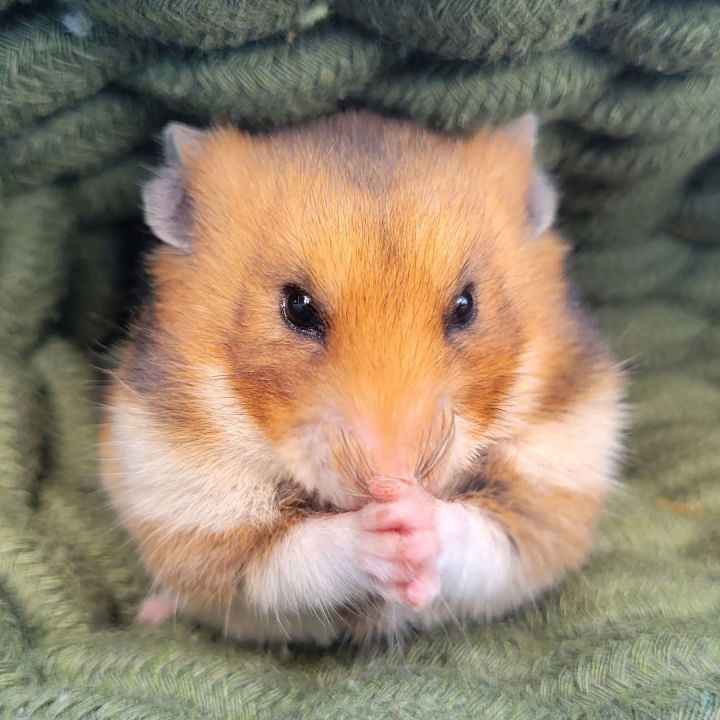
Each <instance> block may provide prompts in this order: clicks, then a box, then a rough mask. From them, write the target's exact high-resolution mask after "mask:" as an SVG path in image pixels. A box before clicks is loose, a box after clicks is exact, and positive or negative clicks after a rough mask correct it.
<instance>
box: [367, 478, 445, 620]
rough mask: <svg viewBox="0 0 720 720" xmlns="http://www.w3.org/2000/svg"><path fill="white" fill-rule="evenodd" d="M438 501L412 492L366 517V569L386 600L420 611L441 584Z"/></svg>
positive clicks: (381, 504) (372, 507)
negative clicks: (437, 516) (436, 505)
mask: <svg viewBox="0 0 720 720" xmlns="http://www.w3.org/2000/svg"><path fill="white" fill-rule="evenodd" d="M436 502H437V501H436V500H435V499H434V498H433V497H432V496H431V495H429V494H427V493H426V492H424V491H422V490H420V489H419V488H416V487H414V486H409V487H408V488H407V489H406V490H404V492H403V494H402V495H400V496H398V497H397V498H396V499H394V500H392V501H391V502H372V503H370V504H369V505H367V506H365V508H364V509H363V510H362V511H361V513H362V520H361V534H360V542H359V553H360V565H361V567H362V569H363V570H364V571H365V572H366V573H367V574H368V575H369V576H370V578H371V579H372V581H373V582H374V583H375V585H376V587H377V590H378V593H379V594H380V595H382V596H383V597H384V598H386V599H388V600H391V601H394V602H399V603H402V604H404V605H409V606H410V607H413V608H415V609H417V610H420V609H422V608H424V607H426V606H427V605H429V604H430V602H431V601H432V600H433V599H434V598H435V596H436V595H437V593H438V591H439V589H440V584H439V579H438V573H437V559H438V555H439V553H440V540H439V536H438V532H437V527H436V518H435V504H436Z"/></svg>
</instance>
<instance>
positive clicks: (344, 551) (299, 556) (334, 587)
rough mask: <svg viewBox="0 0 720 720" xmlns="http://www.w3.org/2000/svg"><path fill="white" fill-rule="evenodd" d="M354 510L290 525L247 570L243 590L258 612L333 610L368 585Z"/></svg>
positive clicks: (360, 594)
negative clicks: (266, 555) (268, 552)
mask: <svg viewBox="0 0 720 720" xmlns="http://www.w3.org/2000/svg"><path fill="white" fill-rule="evenodd" d="M358 518H359V514H358V513H357V512H349V513H339V514H336V515H331V516H325V517H316V518H308V519H306V520H304V521H302V522H300V523H298V525H296V526H295V527H293V528H292V529H291V530H290V531H289V532H288V533H287V534H286V535H285V536H284V537H283V539H282V540H281V541H280V542H279V543H278V545H277V546H276V547H275V548H274V550H273V552H272V554H271V555H270V557H269V558H267V559H265V560H264V561H263V563H262V565H260V564H258V565H256V566H255V567H254V568H252V569H251V571H250V572H249V573H248V576H247V582H246V592H247V595H248V598H249V599H250V602H251V603H252V605H253V606H254V607H256V608H257V609H258V610H259V611H260V612H261V613H273V612H280V613H302V612H307V611H314V612H320V613H323V612H329V613H332V612H333V609H334V608H337V607H338V606H340V605H343V604H344V603H348V602H350V603H351V602H353V601H354V600H359V599H362V598H363V597H364V596H365V595H366V594H367V593H369V592H371V591H372V589H373V587H372V583H371V582H370V580H369V578H368V576H367V575H366V574H365V573H364V572H362V571H361V570H360V568H359V564H358V557H357V546H358V539H359V533H360V530H359V520H358Z"/></svg>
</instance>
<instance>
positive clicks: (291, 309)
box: [282, 285, 325, 335]
mask: <svg viewBox="0 0 720 720" xmlns="http://www.w3.org/2000/svg"><path fill="white" fill-rule="evenodd" d="M282 313H283V317H284V318H285V321H286V322H287V323H288V325H290V326H291V327H292V328H293V329H295V330H299V331H300V332H302V333H305V334H306V335H322V334H323V333H324V331H325V328H324V326H323V322H322V319H321V317H320V313H319V312H318V309H317V306H316V305H315V303H314V301H313V299H312V297H311V295H310V294H309V293H307V292H306V291H305V290H303V289H302V288H299V287H297V286H295V285H290V286H288V287H286V288H284V290H283V298H282Z"/></svg>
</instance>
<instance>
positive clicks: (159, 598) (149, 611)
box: [135, 593, 177, 625]
mask: <svg viewBox="0 0 720 720" xmlns="http://www.w3.org/2000/svg"><path fill="white" fill-rule="evenodd" d="M176 610H177V602H176V601H175V598H174V597H172V596H171V595H168V593H158V594H157V595H151V596H150V597H149V598H145V600H143V603H142V605H141V606H140V609H139V610H138V613H137V615H136V616H135V622H136V623H139V624H140V625H159V624H160V623H162V622H165V620H167V619H168V618H171V617H173V615H175V611H176Z"/></svg>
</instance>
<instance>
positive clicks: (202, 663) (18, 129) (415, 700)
mask: <svg viewBox="0 0 720 720" xmlns="http://www.w3.org/2000/svg"><path fill="white" fill-rule="evenodd" d="M349 106H364V107H370V108H373V109H376V110H378V111H380V112H385V113H391V114H395V115H401V116H406V117H410V118H412V119H414V120H415V121H417V122H420V123H423V124H425V125H428V126H430V127H432V128H435V129H438V130H441V131H445V132H465V131H469V130H471V129H472V128H474V127H476V126H478V125H480V124H482V123H488V122H489V123H501V122H504V121H507V120H509V119H510V118H512V117H514V116H516V115H518V114H520V113H522V112H525V111H526V110H530V109H532V110H536V111H537V112H538V113H539V115H540V117H541V118H542V119H543V120H544V121H545V124H544V128H543V134H542V142H541V156H542V160H543V163H544V165H545V166H546V168H547V169H548V170H549V171H550V172H552V173H553V174H554V175H555V177H556V178H557V179H558V182H559V184H560V187H561V189H562V192H563V197H564V201H563V208H562V211H563V212H562V224H563V226H564V229H565V231H566V232H567V233H568V235H569V236H570V238H571V239H572V241H573V242H574V244H575V246H576V248H577V250H576V252H575V254H574V256H573V258H572V263H573V272H574V273H575V274H576V276H577V277H578V279H579V281H580V285H581V288H582V289H583V290H584V292H585V295H586V297H587V298H588V300H589V301H590V302H591V303H592V304H593V305H595V306H596V308H597V314H598V316H599V318H600V321H601V323H602V325H603V326H604V327H605V329H606V331H607V332H608V334H609V335H610V337H611V339H612V340H613V342H614V344H615V347H616V349H617V352H618V354H619V355H620V357H622V358H623V359H625V360H626V361H627V364H628V367H629V369H630V372H631V375H632V378H633V381H634V382H633V386H632V391H631V401H632V402H633V404H634V410H633V417H634V422H633V430H632V432H631V435H630V452H629V456H628V460H627V469H626V473H625V477H624V487H623V488H622V489H621V490H620V491H619V492H618V494H617V496H616V498H615V500H614V502H613V503H612V504H611V507H610V509H609V511H608V513H607V515H606V517H605V518H604V521H603V524H602V531H601V535H600V539H599V542H598V544H597V547H596V549H595V551H594V553H593V554H592V556H591V557H590V559H589V561H588V563H587V565H586V567H585V569H584V570H583V572H582V573H581V574H579V575H577V576H574V577H571V578H569V579H568V580H567V581H566V582H564V583H563V584H562V585H561V586H560V587H558V588H557V589H556V590H555V591H553V592H551V593H550V594H549V595H548V596H546V597H545V598H543V599H542V600H541V601H539V602H538V604H537V605H535V606H531V607H528V608H526V609H525V610H523V611H521V612H519V613H517V614H516V615H515V616H513V617H511V618H508V619H507V620H504V621H502V622H496V623H493V624H490V625H480V624H478V625H470V626H467V627H450V628H448V629H446V630H439V631H437V632H435V633H432V634H428V635H425V636H422V637H419V638H410V639H408V641H407V642H406V644H405V646H404V648H403V650H402V652H400V651H398V650H390V651H375V652H370V653H367V652H365V653H357V652H353V651H351V650H348V649H342V648H341V649H337V648H333V649H331V650H324V651H312V650H307V649H293V650H292V651H291V653H290V655H289V656H287V657H278V656H275V655H272V654H267V653H263V652H260V651H257V650H254V649H252V648H246V647H243V646H241V645H237V644H232V643H228V642H224V641H223V640H222V639H221V638H218V637H216V636H215V635H213V634H211V633H210V632H209V631H207V630H204V629H202V628H195V627H192V626H190V625H189V624H186V623H185V622H178V623H177V625H173V624H172V623H170V624H169V625H168V626H165V627H160V628H155V629H150V630H148V629H138V628H134V627H132V626H131V624H130V621H131V618H132V616H133V613H134V611H135V609H136V607H137V604H138V602H139V601H140V600H141V599H142V597H143V595H144V593H145V590H146V588H147V583H146V579H145V578H143V577H142V574H141V572H140V570H139V568H138V565H137V562H136V560H135V559H134V555H133V552H132V549H131V548H130V547H129V545H128V544H127V541H126V538H125V537H124V536H123V534H122V532H121V531H120V530H119V529H118V527H117V525H116V524H115V521H114V519H113V517H112V516H111V514H110V513H109V512H108V510H107V509H106V507H105V504H104V500H103V497H102V496H101V494H100V493H99V492H98V491H97V477H96V476H97V468H96V460H95V453H94V447H95V434H94V427H93V426H94V422H95V419H96V407H97V402H98V400H99V396H98V393H97V386H98V374H97V372H96V370H95V366H96V365H98V364H102V362H103V361H102V350H103V347H104V343H106V342H107V341H109V339H111V338H112V337H113V336H115V335H116V334H117V333H116V327H117V324H118V323H120V324H121V323H122V321H123V320H122V318H123V317H124V315H123V312H124V310H125V309H127V307H129V306H130V305H131V304H132V302H133V300H134V298H135V297H136V296H137V292H134V291H133V288H135V284H134V283H133V282H132V277H133V274H132V268H133V267H134V266H135V258H136V256H137V252H138V250H139V249H140V248H141V247H142V246H144V245H147V244H148V242H149V241H150V240H149V237H148V233H147V231H146V230H144V229H143V228H142V225H141V224H140V223H139V221H138V217H139V213H138V183H139V182H140V180H141V178H142V177H143V176H144V174H145V173H146V168H147V165H148V164H150V163H151V162H152V161H153V159H154V158H155V157H157V151H156V148H155V145H154V144H153V139H154V137H155V135H156V132H157V130H158V129H159V128H160V127H161V125H162V124H163V123H164V122H165V121H167V120H169V119H185V120H189V121H190V122H195V123H197V124H207V123H208V122H209V121H211V120H215V119H229V120H232V121H234V122H236V123H238V124H239V125H241V126H243V127H247V128H251V129H258V130H263V129H267V128H270V127H274V126H278V125H283V124H286V123H289V122H293V121H297V120H300V119H304V118H309V117H312V116H317V115H320V114H323V113H327V112H331V111H333V110H336V109H339V108H343V107H349ZM719 151H720V5H718V4H717V2H714V1H712V0H707V1H706V0H567V1H565V2H553V1H551V0H524V1H523V2H517V1H515V0H442V1H438V2H430V1H429V0H397V1H396V2H386V1H385V0H359V1H356V0H336V1H335V2H313V0H242V2H241V1H240V0H127V1H126V2H103V1H102V0H68V1H67V2H65V3H64V4H62V5H56V4H54V3H52V2H46V1H41V0H36V1H34V2H27V1H25V2H22V1H21V2H18V1H17V0H15V1H13V0H0V717H3V718H21V717H31V718H63V719H67V720H79V719H80V718H82V719H83V720H86V719H89V718H118V719H120V718H122V719H128V718H133V719H134V718H148V719H152V720H155V719H160V718H167V719H170V718H172V719H173V720H177V719H180V718H193V719H198V720H199V719H201V718H202V719H203V720H205V719H206V718H216V719H218V720H219V719H221V718H222V719H225V718H268V719H269V718H273V719H278V720H283V719H287V720H290V719H295V718H328V719H330V718H355V717H362V718H406V719H407V720H417V719H420V720H422V719H423V718H428V719H430V718H433V719H434V718H444V717H449V718H473V719H474V718H480V717H495V718H503V719H504V718H528V717H532V718H553V719H556V718H621V717H635V718H660V717H661V718H711V717H720V619H719V618H720V479H719V476H720V359H719V356H720V323H719V322H718V320H719V319H720V158H718V152H719Z"/></svg>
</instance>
